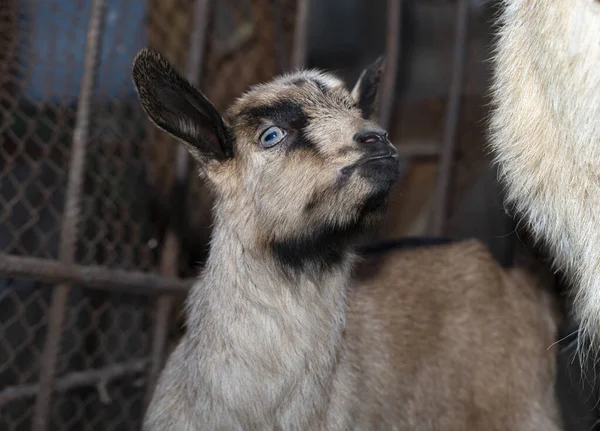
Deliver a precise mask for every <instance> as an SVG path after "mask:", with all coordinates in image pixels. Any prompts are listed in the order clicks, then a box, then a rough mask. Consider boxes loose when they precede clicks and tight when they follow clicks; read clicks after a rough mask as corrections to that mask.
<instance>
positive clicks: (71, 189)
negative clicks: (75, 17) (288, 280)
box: [33, 0, 106, 431]
mask: <svg viewBox="0 0 600 431" xmlns="http://www.w3.org/2000/svg"><path fill="white" fill-rule="evenodd" d="M105 10H106V4H105V0H94V2H93V4H92V13H91V16H90V23H89V26H88V34H87V44H86V56H85V63H84V70H83V76H82V81H81V89H80V92H79V103H78V106H77V117H76V123H75V129H74V131H73V145H72V152H71V163H70V169H69V179H68V183H67V193H66V199H65V207H64V212H63V220H62V226H61V232H60V250H59V258H60V260H61V261H63V262H65V263H73V262H74V260H75V252H76V244H77V232H78V224H79V218H80V217H79V216H80V198H81V193H82V188H83V173H84V167H85V157H86V149H87V148H86V147H87V143H88V135H89V127H90V114H91V106H90V105H91V100H92V94H93V91H94V86H95V83H96V72H97V65H98V60H99V55H100V42H101V36H102V32H103V28H104V27H103V24H104V14H105ZM70 291H71V285H70V284H60V285H58V286H56V287H55V289H54V292H53V295H52V304H51V307H50V312H49V319H48V333H47V335H46V341H45V345H44V354H43V357H44V359H45V360H44V362H43V365H41V369H40V385H39V388H40V390H39V393H38V395H37V398H36V404H35V411H34V418H33V429H34V430H36V431H42V430H45V429H46V428H47V425H48V417H49V414H50V408H51V397H52V392H53V389H54V377H55V373H56V365H57V362H58V357H59V354H60V342H61V335H62V325H63V321H64V318H65V311H66V310H65V309H66V306H67V300H68V297H69V292H70Z"/></svg>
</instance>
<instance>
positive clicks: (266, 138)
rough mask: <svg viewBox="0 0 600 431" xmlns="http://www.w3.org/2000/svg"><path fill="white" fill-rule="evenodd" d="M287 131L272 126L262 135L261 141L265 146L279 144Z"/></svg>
mask: <svg viewBox="0 0 600 431" xmlns="http://www.w3.org/2000/svg"><path fill="white" fill-rule="evenodd" d="M286 135H287V132H286V131H285V130H283V129H282V128H280V127H277V126H271V127H269V128H268V129H267V130H265V131H264V132H262V134H261V135H260V143H261V145H262V146H263V147H265V148H270V147H273V146H275V145H277V144H279V143H280V142H281V141H282V140H283V138H285V136H286Z"/></svg>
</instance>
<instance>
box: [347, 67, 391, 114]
mask: <svg viewBox="0 0 600 431" xmlns="http://www.w3.org/2000/svg"><path fill="white" fill-rule="evenodd" d="M384 68H385V60H384V58H383V57H379V58H378V59H377V60H375V61H374V62H373V63H372V64H371V65H370V66H368V67H367V68H365V69H364V70H363V71H362V73H361V74H360V76H359V77H358V81H357V82H356V85H355V86H354V89H353V90H352V98H353V99H354V102H355V103H356V106H358V108H359V109H360V110H361V112H362V115H363V118H364V119H365V120H368V119H370V118H371V117H372V116H373V115H374V114H375V112H376V110H377V109H376V102H377V94H378V92H379V83H380V82H381V76H382V75H383V70H384Z"/></svg>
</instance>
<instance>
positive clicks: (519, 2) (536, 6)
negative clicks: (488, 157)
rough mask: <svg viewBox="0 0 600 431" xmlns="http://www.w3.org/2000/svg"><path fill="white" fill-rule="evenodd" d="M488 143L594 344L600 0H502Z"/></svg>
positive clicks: (598, 330) (598, 316) (598, 326)
mask: <svg viewBox="0 0 600 431" xmlns="http://www.w3.org/2000/svg"><path fill="white" fill-rule="evenodd" d="M503 3H504V5H503V6H504V8H503V11H502V14H501V16H500V19H499V26H500V31H499V34H498V38H497V47H496V55H495V58H494V63H495V76H494V92H493V101H494V105H495V111H494V113H493V115H492V121H491V126H492V138H493V139H492V141H491V144H492V146H491V148H492V150H493V151H494V154H495V156H496V160H497V162H498V165H499V168H500V173H501V175H502V178H503V180H504V181H505V183H506V186H507V191H508V196H507V198H508V200H509V202H511V203H512V204H514V205H515V207H516V210H517V212H518V213H521V214H522V215H523V216H524V219H525V221H527V222H528V223H529V225H530V226H531V228H532V230H533V232H535V234H536V235H537V236H538V237H539V238H541V239H543V240H546V241H547V244H548V245H549V246H550V248H551V251H552V253H553V255H554V256H555V260H556V266H557V267H560V268H561V269H564V270H565V272H566V274H568V275H569V276H571V277H572V279H573V281H574V282H575V284H576V293H577V294H576V296H575V305H576V306H577V311H578V314H579V317H580V319H581V323H582V329H583V334H584V335H586V336H587V337H586V338H582V339H583V340H585V341H589V340H591V341H592V346H593V347H594V348H595V349H596V350H598V348H600V265H599V262H600V233H598V231H599V229H600V176H599V174H600V1H598V0H568V1H565V0H504V1H503Z"/></svg>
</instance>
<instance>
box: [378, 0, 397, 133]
mask: <svg viewBox="0 0 600 431" xmlns="http://www.w3.org/2000/svg"><path fill="white" fill-rule="evenodd" d="M401 23H402V0H388V2H387V30H386V47H385V72H384V75H383V79H382V82H381V89H380V95H381V96H380V100H379V124H381V127H383V128H384V129H387V128H388V127H389V125H390V124H389V123H390V117H391V115H392V108H393V106H394V99H395V97H394V96H395V90H396V74H397V70H398V55H399V46H400V36H401V29H402V24H401Z"/></svg>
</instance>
